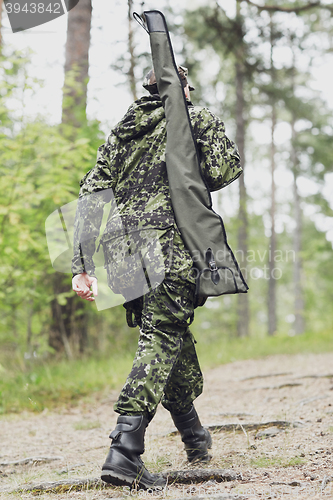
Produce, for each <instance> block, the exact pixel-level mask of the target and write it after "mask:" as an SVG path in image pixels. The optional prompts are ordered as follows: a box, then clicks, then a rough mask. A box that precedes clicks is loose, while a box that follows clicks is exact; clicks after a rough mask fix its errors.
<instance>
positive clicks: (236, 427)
mask: <svg viewBox="0 0 333 500" xmlns="http://www.w3.org/2000/svg"><path fill="white" fill-rule="evenodd" d="M303 425H305V424H303V422H288V421H286V420H272V421H271V422H259V423H248V424H245V423H242V424H241V423H236V424H209V425H204V427H205V428H206V429H208V430H209V431H225V432H234V431H242V432H244V430H243V429H245V430H246V431H256V430H258V429H267V428H268V427H279V428H280V429H288V428H290V427H303ZM176 434H178V431H177V430H174V431H170V432H168V434H167V435H168V436H175V435H176Z"/></svg>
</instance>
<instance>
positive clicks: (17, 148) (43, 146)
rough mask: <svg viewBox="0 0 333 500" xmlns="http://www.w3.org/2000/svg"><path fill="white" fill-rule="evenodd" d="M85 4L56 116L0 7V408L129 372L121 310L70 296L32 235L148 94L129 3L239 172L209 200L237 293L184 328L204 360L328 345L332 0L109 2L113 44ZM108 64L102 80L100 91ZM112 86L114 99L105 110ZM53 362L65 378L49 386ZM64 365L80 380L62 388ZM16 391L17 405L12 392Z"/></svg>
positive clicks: (37, 405) (143, 40) (211, 304)
mask: <svg viewBox="0 0 333 500" xmlns="http://www.w3.org/2000/svg"><path fill="white" fill-rule="evenodd" d="M94 3H95V1H94V0H80V1H79V4H78V5H77V6H76V7H75V8H74V9H72V10H71V11H70V13H69V14H68V29H67V39H66V42H65V45H64V47H63V51H64V54H65V56H64V67H63V72H62V75H63V76H62V85H61V89H60V90H61V92H62V95H63V98H62V104H61V105H60V106H59V117H61V118H59V119H58V120H56V122H55V120H54V119H53V120H52V119H51V120H50V118H49V114H48V109H47V106H45V105H40V106H38V95H39V92H42V89H43V81H42V78H40V79H36V78H35V76H34V74H33V71H32V70H31V67H32V63H31V60H32V57H33V56H32V55H31V54H30V53H29V50H17V48H15V47H14V46H13V44H12V43H11V40H12V38H11V37H10V36H9V31H10V30H9V23H8V18H7V15H6V12H5V9H4V6H3V5H1V4H2V0H1V1H0V6H1V12H2V31H1V33H2V37H1V38H0V50H1V59H0V75H1V77H0V176H1V201H0V255H1V260H0V271H1V272H0V282H1V286H0V352H1V354H0V373H1V381H0V408H1V411H3V412H6V411H16V410H18V409H20V408H22V407H26V406H27V407H29V408H31V409H41V408H43V407H44V406H43V405H45V401H46V400H47V398H48V397H49V398H50V399H52V400H53V401H59V400H61V398H63V399H64V400H68V399H75V397H77V396H79V395H82V394H86V393H87V392H89V390H95V389H100V388H101V387H102V386H103V383H104V384H105V383H107V380H105V379H106V378H107V377H103V376H102V378H103V380H104V382H103V381H101V376H100V371H99V370H102V369H103V367H104V368H105V366H108V367H109V368H110V366H111V368H112V373H111V374H109V376H110V378H109V383H111V382H110V381H111V379H112V381H113V382H112V383H114V384H117V375H116V373H117V370H118V372H119V370H120V368H119V366H118V365H117V363H118V362H119V359H120V358H119V356H120V357H122V359H123V358H124V359H125V361H124V363H125V365H126V368H124V372H126V370H127V369H128V367H129V363H130V358H131V356H132V354H133V352H134V351H135V347H136V339H137V335H138V332H137V331H136V330H130V329H129V328H128V327H127V325H126V321H125V315H124V310H123V308H122V306H118V307H114V308H112V309H108V310H105V311H99V312H98V311H97V310H96V307H95V306H94V305H92V304H91V303H85V302H84V301H81V300H80V299H78V297H76V295H75V294H74V292H72V290H71V275H70V274H61V273H57V272H55V271H54V269H53V268H52V266H51V262H50V258H49V254H48V248H47V243H46V237H45V220H46V219H47V217H48V216H49V215H50V214H51V213H52V212H53V211H54V210H56V209H57V208H58V207H61V206H62V205H64V204H66V203H69V202H71V201H73V200H75V199H76V198H77V195H78V189H79V181H80V179H81V178H82V177H83V175H84V174H85V173H86V172H87V171H88V170H89V169H90V168H92V167H93V165H94V163H95V158H96V150H97V148H98V146H99V145H101V144H102V143H103V142H104V141H105V137H106V134H108V131H109V130H110V128H111V127H112V126H114V125H115V124H116V122H117V120H119V119H120V118H121V116H122V115H123V114H124V113H125V111H126V109H127V107H128V106H129V105H130V103H131V101H133V100H135V99H137V98H138V97H140V96H141V95H143V94H145V91H144V89H142V87H141V82H142V79H143V75H144V74H145V73H146V72H147V71H148V70H149V69H150V67H151V59H150V53H149V39H148V35H147V34H146V33H145V32H144V31H143V30H142V29H141V28H140V27H139V26H138V25H137V23H136V22H135V21H134V20H133V18H132V13H133V11H137V12H139V13H141V12H143V10H150V9H154V8H157V7H158V9H160V10H162V11H163V12H164V13H165V15H166V18H167V21H168V25H169V29H170V31H171V33H172V40H173V44H174V49H175V53H176V57H177V61H178V63H180V64H182V65H184V66H186V67H188V68H189V74H190V77H189V80H190V82H191V84H192V85H194V87H195V89H196V90H195V92H193V94H192V98H193V102H194V104H196V105H201V106H208V107H209V108H210V109H211V111H213V112H214V113H216V114H217V115H219V116H220V117H222V119H223V120H224V122H225V124H226V129H227V135H228V136H229V137H230V138H231V139H233V140H235V142H236V143H237V145H238V148H239V150H240V153H241V157H242V165H243V167H244V175H243V176H241V177H240V179H239V180H238V181H236V182H235V183H234V184H233V185H231V186H229V187H227V188H225V189H224V190H222V191H221V192H219V193H218V194H217V195H214V203H215V210H216V211H217V212H219V213H220V214H221V215H222V217H223V219H224V222H225V225H226V229H227V234H228V241H229V243H230V245H231V247H232V248H233V250H234V253H235V254H236V257H237V259H238V261H239V263H240V266H241V268H242V271H243V273H244V275H245V276H246V279H247V282H248V284H249V287H250V290H249V293H248V294H246V295H240V296H225V297H219V298H216V299H210V300H209V301H208V302H207V304H206V306H204V307H203V308H199V309H198V310H197V313H196V321H195V324H194V326H193V332H194V334H195V336H196V338H197V339H198V344H200V345H201V346H202V347H201V348H200V346H199V351H200V349H202V355H203V359H204V360H207V363H209V362H211V363H212V362H214V363H219V362H222V361H224V360H225V359H226V358H225V353H228V356H229V358H228V359H234V358H236V357H237V356H246V355H260V354H265V353H266V352H280V351H281V350H282V351H283V349H284V351H285V352H292V351H295V349H296V350H297V349H298V348H303V349H308V350H316V349H321V350H332V349H333V331H332V330H333V328H332V327H333V322H332V318H333V313H332V303H333V266H332V240H333V229H332V228H333V222H332V221H333V219H332V217H333V196H332V189H333V152H332V146H331V145H332V139H333V119H332V110H331V109H330V105H329V103H328V102H327V100H325V98H324V96H323V94H322V92H320V90H318V88H316V85H315V84H314V83H313V80H314V75H315V74H316V69H317V68H318V66H319V65H320V64H322V63H323V62H325V61H326V62H327V61H328V62H332V51H333V43H332V34H333V18H332V15H333V4H332V3H331V2H329V1H325V0H323V1H322V2H319V1H315V2H310V1H307V0H302V1H297V0H296V1H283V0H265V1H263V0H256V1H253V2H252V1H250V0H235V1H234V0H233V1H232V2H231V1H229V2H227V3H228V4H229V7H230V5H231V4H233V9H232V13H231V14H230V8H226V7H225V2H223V1H222V0H221V1H217V2H214V1H206V2H200V1H197V2H188V3H184V4H181V3H176V2H173V1H171V0H170V1H167V0H163V1H162V0H161V1H160V2H159V3H158V6H156V5H152V3H149V2H146V3H142V2H134V1H133V0H128V1H127V2H114V4H111V3H109V2H108V3H107V4H105V5H103V9H106V10H107V12H105V18H106V17H107V16H106V15H109V16H111V17H112V16H113V19H114V22H116V23H117V25H118V26H120V27H121V29H120V31H119V33H120V35H119V38H118V39H117V41H116V42H115V41H113V42H110V41H109V38H108V36H107V35H108V32H109V30H110V25H108V24H107V23H106V22H104V21H103V15H101V11H98V8H101V7H100V5H99V7H98V8H97V4H96V14H97V16H96V18H94V15H95V8H94ZM98 12H99V14H98ZM49 24H50V26H51V24H52V23H49ZM27 33H28V32H27ZM96 33H98V36H99V37H100V38H101V39H102V40H104V44H103V50H104V51H105V53H103V56H102V57H100V58H99V59H98V61H97V59H96V60H94V54H95V53H96V52H94V51H92V50H91V39H92V37H94V36H95V37H97V35H96ZM103 37H104V38H103ZM97 62H98V64H99V65H100V66H97ZM332 68H333V66H332ZM106 69H111V70H112V75H113V76H114V81H113V83H112V82H111V84H110V81H107V80H105V82H107V83H105V85H104V83H103V75H104V74H105V71H106ZM96 71H97V72H99V73H98V74H100V75H101V79H100V88H101V92H104V93H103V96H104V97H103V102H102V103H101V102H99V106H102V107H104V108H105V109H106V110H107V111H106V112H107V115H108V117H109V119H108V120H107V122H106V121H105V122H102V121H101V120H98V119H97V118H96V116H93V113H91V112H90V113H88V114H87V109H88V108H89V106H90V104H91V102H93V101H94V99H97V98H98V96H97V91H96V90H94V89H93V88H90V77H91V73H92V72H93V73H94V74H95V75H96ZM327 78H331V75H329V74H328V75H327ZM95 80H96V78H95ZM106 86H107V91H106V92H105V90H106V88H105V87H106ZM116 86H117V87H116ZM119 87H120V88H121V89H122V92H123V94H121V95H123V96H124V98H123V99H122V101H121V103H120V104H119V106H118V108H117V111H114V107H113V105H112V102H113V101H112V95H113V94H115V93H116V91H117V88H119ZM95 94H96V95H95ZM108 96H110V100H109V99H108ZM31 99H35V101H33V102H35V103H36V105H35V106H36V110H35V113H34V114H33V116H32V115H31V113H29V112H28V111H27V102H28V101H29V100H30V101H31ZM49 100H50V106H51V104H52V96H50V97H49ZM60 108H61V109H60ZM300 339H301V340H300ZM263 346H266V347H267V349H268V350H267V351H265V349H264V347H263ZM301 346H303V347H301ZM316 346H317V347H316ZM205 349H206V350H205ZM116 358H117V361H116ZM127 358H128V359H127ZM111 359H112V360H113V361H112V363H111V361H110V360H111ZM103 363H104V364H103ZM88 366H91V367H92V369H91V370H92V371H93V372H94V374H95V375H96V377H95V378H94V377H92V375H91V373H92V372H91V371H89V370H88V368H87V367H88ZM60 367H62V368H60ZM117 367H118V368H117ZM57 370H58V371H59V370H60V372H61V370H63V372H61V373H62V377H63V379H66V377H67V381H66V380H65V381H63V382H61V383H60V382H59V381H58V382H56V375H55V373H56V372H57ZM66 370H67V371H66ZM84 372H86V373H87V374H88V378H89V380H88V379H85V378H84ZM75 373H76V374H77V380H78V381H79V382H78V384H77V385H75V384H74V382H73V384H74V385H71V384H70V380H72V381H74V379H75V377H76V375H75ZM47 380H48V381H49V386H48V387H46V385H45V384H46V382H45V381H47ZM43 384H44V385H43ZM59 387H62V389H61V391H62V392H61V391H60V389H59ZM14 388H17V391H21V395H22V399H21V402H19V398H18V397H17V398H16V399H15V398H13V399H11V397H10V394H11V393H12V394H14V393H15V390H16V389H15V390H14ZM59 391H60V392H59ZM66 398H67V399H66ZM43 401H44V402H43ZM29 405H30V406H29ZM31 405H32V406H31Z"/></svg>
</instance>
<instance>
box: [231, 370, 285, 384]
mask: <svg viewBox="0 0 333 500" xmlns="http://www.w3.org/2000/svg"><path fill="white" fill-rule="evenodd" d="M285 375H292V372H281V373H267V374H265V375H253V376H252V377H245V378H241V379H240V381H241V382H244V381H245V380H254V379H256V378H269V377H282V376H285Z"/></svg>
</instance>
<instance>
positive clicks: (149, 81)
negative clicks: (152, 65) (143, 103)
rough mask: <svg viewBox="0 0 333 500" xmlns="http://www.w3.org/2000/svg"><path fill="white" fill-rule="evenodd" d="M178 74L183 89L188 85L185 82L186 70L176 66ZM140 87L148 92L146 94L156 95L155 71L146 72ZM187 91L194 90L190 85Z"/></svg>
mask: <svg viewBox="0 0 333 500" xmlns="http://www.w3.org/2000/svg"><path fill="white" fill-rule="evenodd" d="M178 73H179V76H180V79H181V81H182V84H183V87H186V85H187V83H188V82H187V76H188V69H187V68H185V67H184V66H178ZM142 86H143V87H144V88H145V89H146V90H148V92H150V93H151V94H158V89H157V83H156V76H155V71H154V70H153V69H151V70H150V71H148V73H147V74H146V76H145V79H144V81H143V84H142ZM189 89H190V90H195V88H194V87H192V85H189Z"/></svg>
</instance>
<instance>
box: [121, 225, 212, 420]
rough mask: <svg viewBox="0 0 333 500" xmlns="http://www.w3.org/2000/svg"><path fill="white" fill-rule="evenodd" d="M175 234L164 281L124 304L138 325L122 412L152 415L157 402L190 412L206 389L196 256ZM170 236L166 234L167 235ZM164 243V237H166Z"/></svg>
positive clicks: (168, 407) (175, 410)
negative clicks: (197, 334) (198, 345)
mask: <svg viewBox="0 0 333 500" xmlns="http://www.w3.org/2000/svg"><path fill="white" fill-rule="evenodd" d="M172 234H173V242H172V243H173V244H172V249H173V250H172V265H171V266H170V268H169V269H166V274H165V278H164V281H163V282H162V283H161V284H160V285H159V286H158V287H157V288H155V289H154V290H151V291H150V292H149V293H147V294H145V295H144V296H143V297H140V298H139V299H136V300H134V301H132V302H131V303H129V304H125V307H126V308H127V309H130V310H131V311H132V312H133V313H134V314H135V317H136V319H137V320H138V321H139V324H140V337H139V342H138V348H137V351H136V355H135V358H134V362H133V366H132V370H131V372H130V374H129V376H128V378H127V380H126V382H125V385H124V387H123V389H122V391H121V393H120V395H119V398H118V401H117V402H116V403H115V405H114V410H115V411H116V412H118V413H120V414H126V415H135V414H138V413H143V414H145V416H147V418H148V419H149V420H150V419H152V418H153V416H154V414H155V412H156V409H157V405H158V404H159V402H160V401H161V402H162V405H163V406H164V407H165V408H166V409H167V410H169V411H170V412H172V413H173V414H180V413H185V412H187V411H188V410H189V409H190V407H191V405H192V402H193V401H194V399H195V398H197V397H198V396H199V395H200V394H201V392H202V388H203V377H202V373H201V370H200V366H199V362H198V358H197V354H196V350H195V345H194V344H195V341H194V339H193V336H192V333H191V332H190V329H189V324H191V322H192V321H193V316H194V293H195V281H194V279H193V278H191V277H190V275H189V273H190V270H191V268H192V265H193V263H192V259H191V257H190V255H189V253H188V251H187V250H186V249H185V247H184V244H183V242H182V240H181V238H180V235H179V233H178V232H177V231H176V233H172ZM166 237H170V233H169V234H168V233H167V234H166V235H165V236H164V237H163V239H165V238H166ZM162 243H163V241H162Z"/></svg>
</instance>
